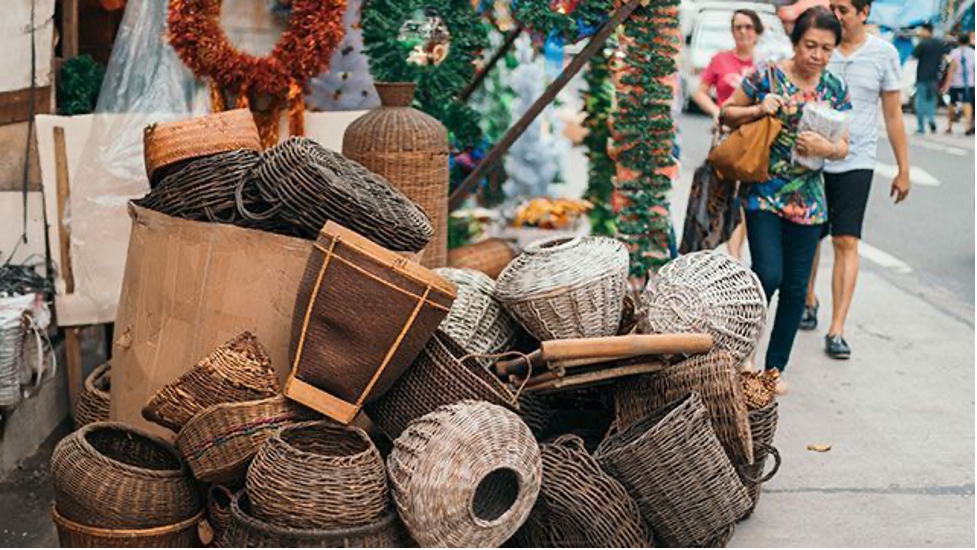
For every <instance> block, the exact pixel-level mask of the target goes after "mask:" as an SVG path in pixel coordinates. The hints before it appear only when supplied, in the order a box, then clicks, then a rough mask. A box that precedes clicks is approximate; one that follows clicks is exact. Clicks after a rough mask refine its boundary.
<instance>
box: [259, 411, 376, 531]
mask: <svg viewBox="0 0 977 550" xmlns="http://www.w3.org/2000/svg"><path fill="white" fill-rule="evenodd" d="M247 489H248V496H249V497H250V499H251V509H252V511H253V514H254V517H255V518H257V519H260V520H263V521H267V522H269V523H273V524H275V525H278V526H280V527H294V528H296V529H347V528H353V527H362V526H363V525H372V524H375V523H377V522H378V521H380V520H382V519H383V518H384V517H386V516H387V515H388V514H389V512H390V490H389V488H388V486H387V470H386V467H385V466H384V463H383V458H381V457H380V452H379V451H377V448H376V447H375V446H374V445H373V442H372V441H370V437H369V436H368V435H366V432H364V431H363V430H361V429H360V428H357V427H354V426H343V425H340V424H337V423H335V422H332V421H328V420H326V421H316V422H302V423H300V424H294V425H292V426H288V427H285V428H282V429H281V430H279V431H278V432H277V433H275V435H273V436H271V438H269V439H268V441H267V442H265V444H264V445H262V446H261V450H260V451H258V455H257V456H256V457H255V459H254V461H253V462H252V463H251V466H250V467H249V468H248V476H247Z"/></svg>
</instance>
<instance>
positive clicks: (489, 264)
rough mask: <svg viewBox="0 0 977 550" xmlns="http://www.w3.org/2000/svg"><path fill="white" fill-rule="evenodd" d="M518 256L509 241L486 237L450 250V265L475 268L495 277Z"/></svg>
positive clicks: (460, 267)
mask: <svg viewBox="0 0 977 550" xmlns="http://www.w3.org/2000/svg"><path fill="white" fill-rule="evenodd" d="M515 257H516V253H515V251H514V250H513V249H512V246H510V245H509V243H507V242H505V241H504V240H502V239H486V240H484V241H479V242H477V243H473V244H466V245H465V246H460V247H458V248H453V249H451V250H449V251H448V266H450V267H455V268H459V269H462V268H467V269H474V270H475V271H481V272H482V273H484V274H486V275H488V276H489V277H491V278H493V279H495V278H497V277H498V276H499V274H500V273H502V270H503V269H505V267H506V266H507V265H509V262H511V261H512V259H513V258H515Z"/></svg>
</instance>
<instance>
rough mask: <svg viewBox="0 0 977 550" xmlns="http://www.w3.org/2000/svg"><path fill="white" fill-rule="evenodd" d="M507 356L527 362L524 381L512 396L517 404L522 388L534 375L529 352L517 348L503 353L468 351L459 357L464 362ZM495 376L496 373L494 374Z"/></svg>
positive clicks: (514, 403) (513, 402)
mask: <svg viewBox="0 0 977 550" xmlns="http://www.w3.org/2000/svg"><path fill="white" fill-rule="evenodd" d="M507 357H517V358H519V359H522V360H523V361H525V362H526V376H525V378H523V379H522V383H521V384H519V389H517V390H516V395H515V396H514V397H513V398H512V404H513V405H516V404H518V403H519V397H520V396H521V395H522V390H523V389H524V388H525V387H526V383H527V382H529V379H530V378H532V376H533V362H532V361H531V360H530V359H529V355H528V354H526V353H523V352H521V351H517V350H512V351H503V352H501V353H468V354H466V355H463V356H461V358H460V359H458V362H459V363H462V364H464V362H465V361H467V360H469V359H491V360H493V361H497V360H499V359H505V358H507ZM493 376H495V375H494V374H493Z"/></svg>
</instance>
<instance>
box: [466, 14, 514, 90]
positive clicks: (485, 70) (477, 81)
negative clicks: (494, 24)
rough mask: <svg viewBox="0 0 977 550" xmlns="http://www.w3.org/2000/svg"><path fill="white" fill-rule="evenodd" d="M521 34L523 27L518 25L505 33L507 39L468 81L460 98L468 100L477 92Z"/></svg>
mask: <svg viewBox="0 0 977 550" xmlns="http://www.w3.org/2000/svg"><path fill="white" fill-rule="evenodd" d="M520 34H522V27H516V28H514V29H512V30H511V31H509V34H507V35H505V40H503V41H502V44H501V45H500V46H499V49H497V50H495V53H494V54H492V57H490V58H489V60H488V62H487V63H486V64H485V66H484V67H482V69H481V70H480V71H478V72H477V73H475V78H473V79H472V81H471V82H469V83H468V86H465V89H464V90H462V91H461V96H460V97H459V99H460V100H461V102H462V103H467V102H468V99H469V98H470V97H471V96H472V94H474V93H475V90H477V89H478V88H479V86H481V85H482V82H484V81H485V78H486V77H487V76H488V75H489V73H491V72H492V69H494V68H495V66H496V65H497V64H498V63H499V60H500V59H502V58H504V57H505V54H507V53H509V50H510V49H512V45H513V44H515V42H516V38H519V35H520Z"/></svg>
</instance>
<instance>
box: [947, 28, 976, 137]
mask: <svg viewBox="0 0 977 550" xmlns="http://www.w3.org/2000/svg"><path fill="white" fill-rule="evenodd" d="M972 35H973V33H960V36H959V37H957V47H956V48H954V49H953V51H952V52H950V69H949V70H948V71H947V75H946V80H945V81H944V82H943V88H942V90H941V91H942V93H944V94H945V93H947V92H950V106H949V107H948V110H947V124H946V133H947V134H952V133H953V122H954V120H955V119H956V117H957V106H958V105H959V106H961V107H962V108H963V109H962V110H963V120H962V122H961V126H964V127H966V126H967V125H969V126H970V127H969V128H968V129H967V130H966V134H967V135H968V136H972V135H974V48H973V47H972V46H971V45H970V40H971V36H972Z"/></svg>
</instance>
